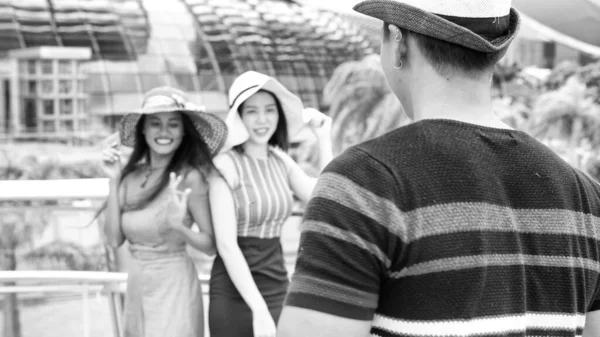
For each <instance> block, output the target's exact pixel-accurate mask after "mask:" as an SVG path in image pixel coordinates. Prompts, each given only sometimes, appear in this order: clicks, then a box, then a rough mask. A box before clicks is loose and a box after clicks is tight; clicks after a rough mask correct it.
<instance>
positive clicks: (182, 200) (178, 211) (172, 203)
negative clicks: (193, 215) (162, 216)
mask: <svg viewBox="0 0 600 337" xmlns="http://www.w3.org/2000/svg"><path fill="white" fill-rule="evenodd" d="M181 181H183V175H180V176H177V175H176V174H175V173H174V172H171V174H170V175H169V186H167V189H168V193H169V197H168V198H169V199H168V200H169V201H168V202H167V228H168V229H170V230H175V231H179V230H181V229H184V228H186V227H185V225H184V224H183V219H184V218H185V216H186V215H187V213H188V199H189V196H190V193H191V192H192V190H191V189H189V188H188V189H186V190H185V191H183V192H182V191H180V190H179V185H180V184H181Z"/></svg>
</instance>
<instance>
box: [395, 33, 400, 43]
mask: <svg viewBox="0 0 600 337" xmlns="http://www.w3.org/2000/svg"><path fill="white" fill-rule="evenodd" d="M401 39H402V36H400V32H398V33H396V36H395V37H394V40H396V42H400V40H401Z"/></svg>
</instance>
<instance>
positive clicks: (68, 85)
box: [58, 80, 73, 94]
mask: <svg viewBox="0 0 600 337" xmlns="http://www.w3.org/2000/svg"><path fill="white" fill-rule="evenodd" d="M72 91H73V81H71V80H60V81H59V82H58V93H59V94H70V93H71V92H72Z"/></svg>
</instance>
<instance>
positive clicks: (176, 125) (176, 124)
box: [169, 123, 179, 128]
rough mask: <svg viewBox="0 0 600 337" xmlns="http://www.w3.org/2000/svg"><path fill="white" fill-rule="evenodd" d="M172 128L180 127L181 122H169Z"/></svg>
mask: <svg viewBox="0 0 600 337" xmlns="http://www.w3.org/2000/svg"><path fill="white" fill-rule="evenodd" d="M169 127H170V128H178V127H179V123H171V124H169Z"/></svg>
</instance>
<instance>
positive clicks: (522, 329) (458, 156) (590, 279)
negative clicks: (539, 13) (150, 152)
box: [278, 0, 600, 337]
mask: <svg viewBox="0 0 600 337" xmlns="http://www.w3.org/2000/svg"><path fill="white" fill-rule="evenodd" d="M355 9H356V10H357V11H359V12H362V13H365V14H367V15H371V16H374V17H376V18H379V19H381V20H383V21H384V27H383V38H382V47H381V60H382V66H383V68H384V71H385V73H386V76H387V78H388V82H389V84H390V86H391V88H392V90H393V91H394V92H395V94H396V95H397V96H398V98H399V99H400V100H401V102H402V104H403V106H404V108H405V110H406V112H407V114H408V115H409V116H410V117H411V118H413V120H414V121H415V122H414V123H413V124H411V125H409V126H405V127H402V128H399V129H397V130H395V131H393V132H391V133H389V134H387V135H384V136H382V137H380V138H378V139H375V140H372V141H369V142H367V143H364V144H361V145H358V146H355V147H353V148H351V149H349V150H347V151H346V152H345V153H343V154H342V155H341V156H340V157H338V158H337V159H335V160H334V161H333V162H332V163H331V164H330V165H328V167H327V168H326V169H325V170H324V172H323V174H322V175H321V177H320V178H319V182H318V184H317V187H316V189H315V191H314V193H313V198H312V200H311V201H310V203H309V204H308V207H307V210H306V214H305V218H304V221H303V225H302V236H301V241H300V248H299V255H298V260H297V264H296V269H295V273H294V275H293V277H292V282H291V284H290V289H289V293H288V296H287V299H286V306H285V308H284V311H283V313H282V316H281V319H280V321H279V326H278V336H280V337H296V336H344V337H353V336H368V335H369V334H370V335H371V336H381V337H388V336H411V337H412V336H423V337H425V336H436V337H450V336H452V337H457V336H478V337H500V336H503V337H505V336H511V337H512V336H515V337H517V336H519V337H534V336H536V337H537V336H544V337H545V336H568V337H575V336H582V335H583V336H585V337H588V336H589V337H591V336H594V337H597V336H600V328H599V316H600V314H599V313H600V291H599V290H600V287H599V282H600V278H599V273H600V263H599V262H598V261H600V247H599V239H600V198H599V196H600V188H599V186H598V184H597V183H596V182H594V181H593V180H591V179H590V178H588V177H587V176H586V175H585V174H583V173H581V172H579V171H578V170H576V169H573V168H572V167H570V166H569V165H568V164H567V163H565V162H564V161H563V160H561V159H560V158H559V157H558V156H557V155H555V154H554V153H553V152H552V151H551V150H549V149H548V148H547V147H545V146H544V145H542V144H541V143H539V142H537V141H536V140H534V139H533V138H531V137H530V136H529V135H527V134H526V133H524V132H521V131H516V130H513V129H511V128H510V127H509V126H507V125H505V124H504V123H503V122H502V121H500V119H499V118H498V117H497V116H496V115H495V113H494V111H493V109H492V103H491V98H490V97H491V94H490V82H491V76H492V71H493V66H494V64H495V63H496V62H497V61H498V60H499V59H500V58H501V57H502V56H503V55H504V53H505V52H506V48H507V47H508V45H509V43H510V41H511V40H512V39H513V38H514V36H515V35H516V33H517V31H518V27H519V22H520V21H519V15H518V13H517V11H515V10H514V9H511V7H510V0H455V1H453V0H444V1H439V0H403V1H393V0H367V1H364V2H362V3H360V4H358V5H357V6H356V7H355ZM586 317H587V320H586ZM584 328H585V330H584Z"/></svg>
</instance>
